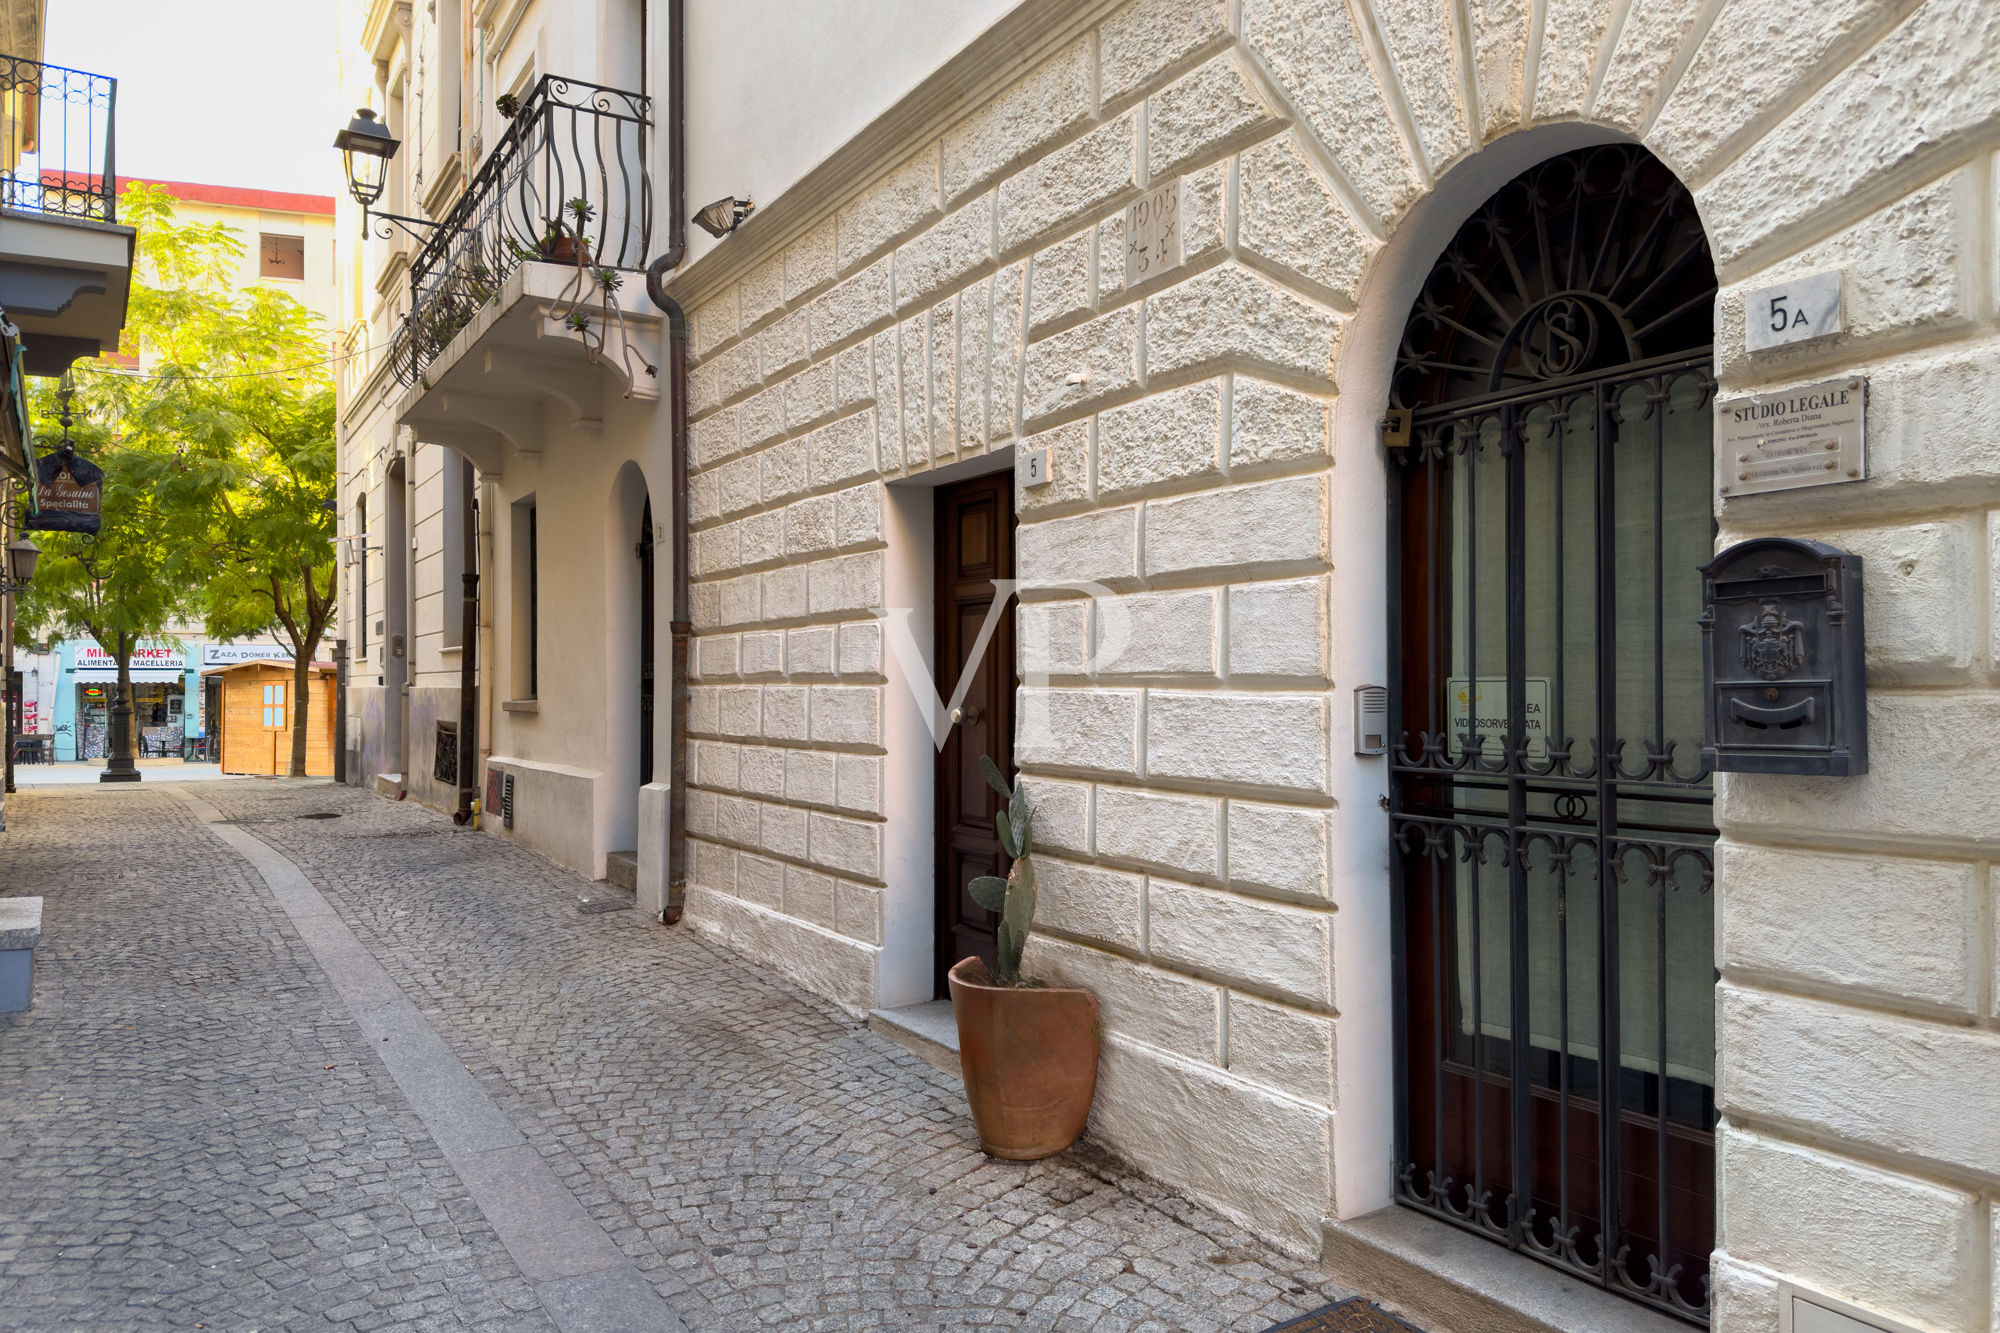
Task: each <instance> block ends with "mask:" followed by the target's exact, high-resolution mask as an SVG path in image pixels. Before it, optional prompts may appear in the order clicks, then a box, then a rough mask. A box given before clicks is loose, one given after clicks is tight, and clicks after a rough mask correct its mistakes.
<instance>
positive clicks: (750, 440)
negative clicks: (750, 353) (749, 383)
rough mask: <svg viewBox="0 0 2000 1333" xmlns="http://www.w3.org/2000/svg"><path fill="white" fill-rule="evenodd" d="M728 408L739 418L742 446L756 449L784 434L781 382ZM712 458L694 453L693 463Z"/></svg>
mask: <svg viewBox="0 0 2000 1333" xmlns="http://www.w3.org/2000/svg"><path fill="white" fill-rule="evenodd" d="M730 410H731V411H734V412H736V413H737V414H738V415H739V418H740V420H741V422H742V427H743V447H744V448H745V449H755V448H758V447H759V446H762V445H766V444H769V443H771V441H773V440H781V439H783V438H784V437H785V386H784V385H782V384H777V385H773V386H772V387H770V388H768V389H765V390H764V391H763V392H761V393H755V394H752V395H750V397H748V398H746V399H744V400H743V405H742V406H741V407H739V408H732V409H730ZM717 415H720V413H718V414H717ZM713 419H714V418H712V417H710V418H704V420H713ZM711 461H712V460H710V459H706V458H702V457H701V456H700V455H699V454H697V455H696V458H695V465H696V466H697V467H706V466H708V464H709V463H710V462H711Z"/></svg>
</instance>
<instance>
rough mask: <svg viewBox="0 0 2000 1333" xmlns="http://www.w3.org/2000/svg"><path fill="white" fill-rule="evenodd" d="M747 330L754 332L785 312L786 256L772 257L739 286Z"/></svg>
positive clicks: (737, 288)
mask: <svg viewBox="0 0 2000 1333" xmlns="http://www.w3.org/2000/svg"><path fill="white" fill-rule="evenodd" d="M736 303H737V308H738V310H739V311H740V313H741V318H742V323H743V327H744V328H745V329H754V328H756V327H757V326H758V325H759V324H761V323H763V322H764V321H765V320H766V319H768V318H769V317H771V316H772V315H775V314H777V313H778V312H779V311H780V310H783V309H784V308H785V256H784V255H783V254H782V253H780V254H775V255H772V256H771V257H770V258H769V259H767V260H765V261H764V262H763V263H761V264H759V265H757V267H755V268H753V269H751V270H750V272H749V273H748V274H747V275H745V277H744V279H743V281H741V282H739V283H737V284H736Z"/></svg>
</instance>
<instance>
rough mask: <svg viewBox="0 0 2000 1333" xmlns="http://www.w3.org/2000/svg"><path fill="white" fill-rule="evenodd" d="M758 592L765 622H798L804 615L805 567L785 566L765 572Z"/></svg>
mask: <svg viewBox="0 0 2000 1333" xmlns="http://www.w3.org/2000/svg"><path fill="white" fill-rule="evenodd" d="M760 577H761V578H762V580H763V582H762V585H761V586H760V587H759V589H758V591H759V594H760V595H761V597H762V598H763V603H764V619H765V620H766V621H782V620H798V619H801V618H803V617H804V616H805V614H806V567H805V566H804V565H787V566H785V567H784V568H782V569H773V570H768V571H766V572H765V573H764V574H763V575H761V576H760Z"/></svg>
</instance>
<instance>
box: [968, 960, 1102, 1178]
mask: <svg viewBox="0 0 2000 1333" xmlns="http://www.w3.org/2000/svg"><path fill="white" fill-rule="evenodd" d="M948 980H949V982H950V984H951V1007H952V1012H953V1013H954V1015H955V1016H956V1017H957V1019H958V1064H959V1069H960V1070H961V1071H962V1072H963V1073H964V1075H965V1097H966V1100H967V1101H968V1102H970V1103H971V1104H972V1123H973V1125H974V1127H976V1128H977V1129H978V1131H979V1146H980V1148H982V1149H983V1150H984V1151H985V1152H987V1153H988V1154H989V1155H991V1156H994V1157H1004V1158H1007V1159H1009V1160H1010V1161H1016V1162H1030V1161H1033V1160H1035V1159H1036V1158H1038V1157H1051V1156H1053V1155H1055V1154H1056V1153H1059V1152H1061V1151H1062V1150H1063V1149H1065V1148H1067V1147H1069V1145H1070V1144H1072V1143H1075V1142H1076V1141H1077V1139H1078V1138H1079V1137H1080V1136H1081V1135H1082V1134H1083V1126H1084V1122H1085V1121H1086V1120H1088V1119H1089V1118H1090V1099H1091V1098H1092V1097H1093V1096H1095V1095H1096V1093H1097V1045H1098V1025H1097V997H1096V996H1095V995H1092V994H1091V993H1090V992H1089V991H1087V990H1076V989H1072V988H1070V987H1066V986H1030V987H1016V986H995V985H992V984H991V983H990V974H989V973H988V972H987V970H986V964H985V963H984V962H982V961H981V960H980V959H978V958H967V959H965V960H964V961H962V962H960V963H959V964H958V965H957V966H956V967H954V968H952V969H951V974H950V976H949V977H948Z"/></svg>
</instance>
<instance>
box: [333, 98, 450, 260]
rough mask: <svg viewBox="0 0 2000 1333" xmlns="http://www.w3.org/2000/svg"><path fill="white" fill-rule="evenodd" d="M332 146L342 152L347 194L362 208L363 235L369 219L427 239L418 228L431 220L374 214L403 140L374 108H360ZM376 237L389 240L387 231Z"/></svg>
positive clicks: (429, 225)
mask: <svg viewBox="0 0 2000 1333" xmlns="http://www.w3.org/2000/svg"><path fill="white" fill-rule="evenodd" d="M333 146H334V147H335V148H338V149H339V150H340V160H341V163H342V164H343V165H344V166H345V167H346V168H347V193H348V194H349V195H350V196H351V197H352V198H353V200H354V202H355V203H357V204H360V205H361V231H362V234H363V235H366V234H367V232H368V224H369V218H370V217H375V218H379V219H380V220H382V221H383V222H385V223H390V224H393V225H395V226H398V227H401V228H402V229H403V230H404V231H406V232H408V233H409V234H410V235H411V236H414V237H416V238H417V239H418V240H420V241H421V240H423V239H424V234H423V232H420V231H417V230H416V228H418V227H422V228H424V229H426V230H428V229H430V228H432V227H434V226H436V225H437V224H436V223H434V222H432V221H431V220H430V219H429V218H410V217H403V216H401V215H400V214H396V213H375V212H372V210H371V207H370V206H371V205H373V204H374V203H375V201H376V200H378V199H380V198H381V197H382V191H383V190H384V189H386V188H387V187H388V184H389V162H390V159H392V158H394V157H395V156H396V150H397V149H398V148H401V147H402V146H403V144H402V141H401V140H400V139H398V138H396V136H395V135H393V134H391V133H389V127H388V126H387V125H384V124H383V123H382V122H381V121H380V120H379V119H377V118H376V115H375V112H374V110H373V109H372V108H370V107H365V106H364V107H360V108H358V109H357V110H356V111H355V113H354V119H353V120H350V121H348V122H347V128H346V129H344V130H342V131H341V132H340V133H338V134H336V135H334V136H333ZM375 234H376V235H378V236H380V237H382V238H383V239H384V240H387V239H388V238H389V232H388V231H387V229H386V228H385V229H382V230H379V231H377V232H376V233H375Z"/></svg>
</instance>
